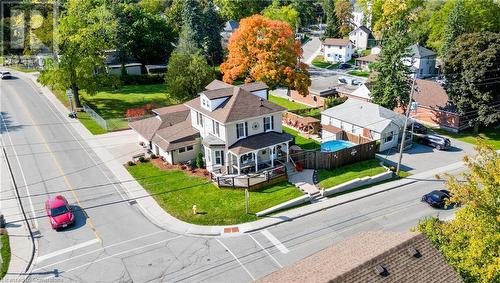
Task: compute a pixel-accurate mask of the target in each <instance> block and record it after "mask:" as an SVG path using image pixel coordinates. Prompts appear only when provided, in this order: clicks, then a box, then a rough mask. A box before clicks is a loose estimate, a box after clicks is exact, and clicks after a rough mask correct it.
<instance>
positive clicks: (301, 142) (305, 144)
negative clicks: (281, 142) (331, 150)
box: [283, 126, 321, 149]
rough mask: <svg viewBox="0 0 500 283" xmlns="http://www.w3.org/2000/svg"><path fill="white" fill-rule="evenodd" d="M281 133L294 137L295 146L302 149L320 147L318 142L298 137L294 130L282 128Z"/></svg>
mask: <svg viewBox="0 0 500 283" xmlns="http://www.w3.org/2000/svg"><path fill="white" fill-rule="evenodd" d="M283 132H285V133H289V134H291V135H293V136H295V144H296V145H298V146H300V148H302V149H319V148H320V147H321V145H320V143H319V142H317V141H315V140H313V139H308V138H305V137H303V136H301V135H299V132H297V131H296V130H294V129H291V128H288V127H285V126H283Z"/></svg>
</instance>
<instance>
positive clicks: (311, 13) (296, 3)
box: [290, 0, 320, 27]
mask: <svg viewBox="0 0 500 283" xmlns="http://www.w3.org/2000/svg"><path fill="white" fill-rule="evenodd" d="M290 3H291V5H292V6H293V7H294V8H295V10H296V11H297V12H298V13H299V21H300V26H301V27H305V26H307V25H310V24H312V23H315V22H316V16H317V14H316V9H317V7H318V5H319V4H320V1H319V0H291V2H290Z"/></svg>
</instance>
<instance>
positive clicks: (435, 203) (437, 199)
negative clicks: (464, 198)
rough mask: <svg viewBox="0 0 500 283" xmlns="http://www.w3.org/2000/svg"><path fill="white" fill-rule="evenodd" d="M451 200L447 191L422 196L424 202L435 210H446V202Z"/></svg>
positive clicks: (436, 191)
mask: <svg viewBox="0 0 500 283" xmlns="http://www.w3.org/2000/svg"><path fill="white" fill-rule="evenodd" d="M449 199H450V192H449V191H447V190H439V191H438V190H435V191H432V192H430V193H428V194H425V195H423V196H422V201H423V202H426V203H428V204H429V205H430V206H432V207H435V208H444V205H445V204H446V201H447V200H449Z"/></svg>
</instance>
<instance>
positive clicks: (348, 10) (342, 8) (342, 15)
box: [335, 0, 354, 37]
mask: <svg viewBox="0 0 500 283" xmlns="http://www.w3.org/2000/svg"><path fill="white" fill-rule="evenodd" d="M353 12H354V5H353V4H352V3H351V2H350V1H349V0H337V2H335V15H336V16H337V19H339V35H340V36H341V37H345V36H349V33H350V32H351V31H352V21H353V19H354V18H353V15H352V13H353Z"/></svg>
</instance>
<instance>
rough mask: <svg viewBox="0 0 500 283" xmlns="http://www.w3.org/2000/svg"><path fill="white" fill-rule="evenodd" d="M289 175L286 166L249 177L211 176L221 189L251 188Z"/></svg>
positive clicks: (249, 175)
mask: <svg viewBox="0 0 500 283" xmlns="http://www.w3.org/2000/svg"><path fill="white" fill-rule="evenodd" d="M286 174H287V169H286V166H285V165H278V166H275V167H273V168H270V169H268V170H264V171H262V172H259V173H254V174H248V175H221V174H214V173H213V172H212V173H211V174H210V175H211V179H212V181H213V182H214V183H216V184H217V186H219V187H232V188H250V187H252V186H255V185H257V184H260V183H264V182H270V181H271V180H273V179H276V178H278V177H281V176H284V175H286Z"/></svg>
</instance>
